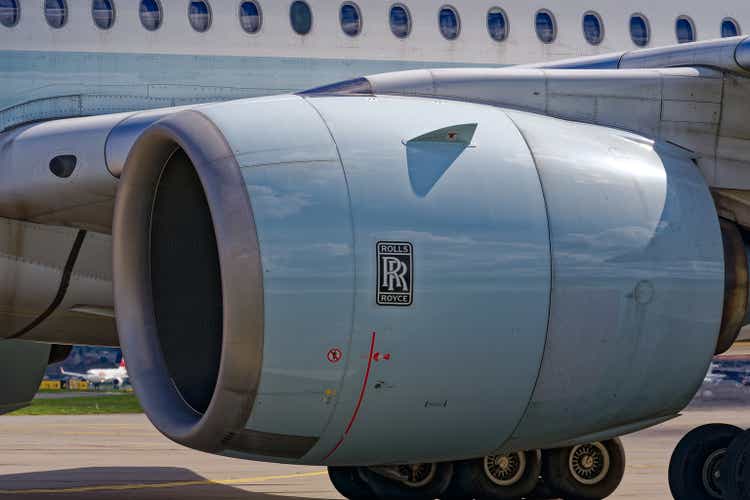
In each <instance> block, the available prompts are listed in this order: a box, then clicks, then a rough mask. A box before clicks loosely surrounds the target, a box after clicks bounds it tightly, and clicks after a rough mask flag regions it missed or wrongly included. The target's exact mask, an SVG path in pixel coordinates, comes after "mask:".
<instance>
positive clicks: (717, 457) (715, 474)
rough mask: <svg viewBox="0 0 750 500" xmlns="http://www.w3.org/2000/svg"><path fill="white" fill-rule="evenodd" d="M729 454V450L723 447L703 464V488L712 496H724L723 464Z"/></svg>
mask: <svg viewBox="0 0 750 500" xmlns="http://www.w3.org/2000/svg"><path fill="white" fill-rule="evenodd" d="M726 456H727V450H725V449H721V450H716V451H715V452H713V453H711V454H710V455H709V456H708V458H706V462H705V463H704V464H703V474H702V479H703V489H705V490H706V493H708V494H709V495H711V497H712V498H719V499H721V498H724V493H723V492H722V489H721V466H722V464H723V463H724V459H725V458H726Z"/></svg>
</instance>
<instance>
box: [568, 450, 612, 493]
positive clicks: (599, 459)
mask: <svg viewBox="0 0 750 500" xmlns="http://www.w3.org/2000/svg"><path fill="white" fill-rule="evenodd" d="M568 467H569V469H570V473H571V474H572V475H573V478H575V480H576V481H578V482H579V483H581V484H585V485H592V484H597V483H599V482H600V481H602V480H603V479H604V478H605V477H606V476H607V474H608V473H609V468H610V457H609V452H608V451H607V448H606V447H605V446H604V445H603V444H602V443H599V442H596V443H588V444H581V445H578V446H575V447H573V449H572V450H571V451H570V458H569V460H568Z"/></svg>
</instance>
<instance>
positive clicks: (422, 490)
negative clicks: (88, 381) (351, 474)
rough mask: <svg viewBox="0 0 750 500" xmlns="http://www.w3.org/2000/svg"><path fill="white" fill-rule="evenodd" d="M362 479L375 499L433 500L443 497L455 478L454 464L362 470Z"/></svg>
mask: <svg viewBox="0 0 750 500" xmlns="http://www.w3.org/2000/svg"><path fill="white" fill-rule="evenodd" d="M360 474H361V476H362V479H364V480H365V482H366V483H367V484H368V485H369V487H370V489H371V490H372V491H373V492H374V493H375V496H376V498H383V499H385V498H396V499H403V500H432V499H434V498H438V497H440V496H441V495H442V494H443V493H445V490H446V489H448V485H449V484H450V482H451V479H452V477H453V464H452V463H422V464H408V465H396V466H388V467H362V468H360Z"/></svg>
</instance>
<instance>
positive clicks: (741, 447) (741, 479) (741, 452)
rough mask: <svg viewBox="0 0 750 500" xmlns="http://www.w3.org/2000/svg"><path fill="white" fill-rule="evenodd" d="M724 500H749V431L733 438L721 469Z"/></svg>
mask: <svg viewBox="0 0 750 500" xmlns="http://www.w3.org/2000/svg"><path fill="white" fill-rule="evenodd" d="M721 478H722V487H723V489H722V492H723V493H724V500H748V499H750V431H745V432H742V433H741V434H739V435H738V436H737V437H735V438H734V439H733V440H732V442H731V443H730V445H729V448H727V455H726V458H725V459H724V464H723V465H722V468H721Z"/></svg>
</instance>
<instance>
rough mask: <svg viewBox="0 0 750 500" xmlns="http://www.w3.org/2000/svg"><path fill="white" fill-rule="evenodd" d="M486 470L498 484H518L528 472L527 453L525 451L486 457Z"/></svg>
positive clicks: (490, 477) (490, 478)
mask: <svg viewBox="0 0 750 500" xmlns="http://www.w3.org/2000/svg"><path fill="white" fill-rule="evenodd" d="M484 472H485V474H486V475H487V478H489V480H490V481H492V482H493V483H495V484H496V485H498V486H511V485H513V484H516V483H517V482H518V481H520V480H521V478H522V477H523V474H524V472H526V455H525V454H524V453H523V452H515V453H509V454H506V455H490V456H486V457H484Z"/></svg>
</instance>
